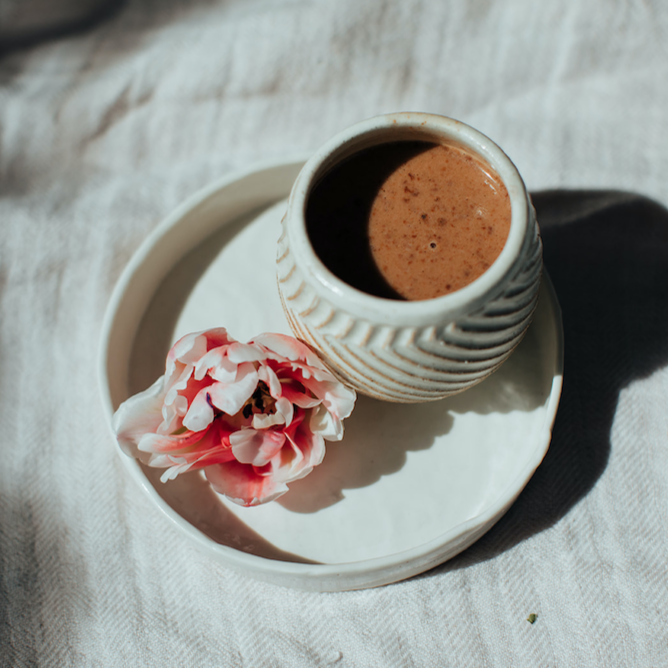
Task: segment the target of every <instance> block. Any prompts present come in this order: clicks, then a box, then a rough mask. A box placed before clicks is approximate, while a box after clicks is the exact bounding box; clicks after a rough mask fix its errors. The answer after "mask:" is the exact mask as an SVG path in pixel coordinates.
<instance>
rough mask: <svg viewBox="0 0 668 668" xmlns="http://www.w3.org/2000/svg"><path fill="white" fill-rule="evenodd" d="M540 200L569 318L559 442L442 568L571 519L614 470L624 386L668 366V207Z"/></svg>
mask: <svg viewBox="0 0 668 668" xmlns="http://www.w3.org/2000/svg"><path fill="white" fill-rule="evenodd" d="M532 199H533V202H534V205H535V207H536V212H537V216H538V221H539V224H540V227H541V233H542V237H543V244H544V261H545V266H546V268H547V270H548V272H549V274H550V278H551V279H552V282H553V284H554V287H555V290H556V293H557V296H558V298H559V302H560V305H561V309H562V316H563V324H564V340H565V354H564V359H565V369H564V389H563V393H562V397H561V403H560V407H559V412H558V414H557V419H556V422H555V425H554V430H553V437H552V443H551V445H550V449H549V450H548V453H547V455H546V457H545V459H544V460H543V463H542V464H541V466H540V467H539V468H538V470H537V471H536V473H535V474H534V476H533V478H532V479H531V480H530V481H529V484H528V485H527V486H526V488H525V490H524V491H523V492H522V494H521V495H520V497H519V498H518V500H517V501H516V502H515V504H514V505H513V506H512V507H511V508H510V510H509V511H508V513H507V514H506V515H505V516H504V517H503V518H502V519H501V520H500V521H499V522H498V524H496V526H495V527H494V528H493V529H492V530H491V531H489V532H488V533H487V534H486V535H485V536H483V537H482V538H481V539H480V540H479V541H478V542H477V543H475V544H474V545H473V546H471V547H470V548H469V549H468V550H467V551H465V552H463V553H462V554H461V555H459V556H458V557H456V558H455V559H453V560H452V561H450V562H448V564H446V565H444V566H442V567H440V568H437V569H435V570H434V571H432V572H431V573H432V574H434V573H438V572H442V571H443V570H449V569H456V568H464V567H467V566H469V565H472V564H475V563H479V562H481V561H486V560H487V559H491V558H493V557H495V556H497V555H498V554H500V553H502V552H504V551H506V550H508V549H510V548H512V547H514V546H515V545H517V544H518V543H520V542H521V541H523V540H525V539H526V538H528V537H530V536H532V535H534V534H536V533H538V532H540V531H543V530H544V529H547V528H549V527H551V526H552V525H554V524H555V523H556V522H558V521H559V520H560V519H561V518H562V517H564V515H566V514H567V513H568V512H569V510H570V509H571V508H572V507H573V506H574V505H575V504H576V503H577V502H578V501H579V500H580V499H582V498H583V497H584V496H585V495H586V494H587V493H588V492H589V491H590V490H591V489H592V487H593V486H594V484H595V483H596V481H597V480H598V479H599V478H600V477H601V475H602V474H603V472H604V470H605V467H606V465H607V462H608V458H609V454H610V432H611V428H612V423H613V419H614V415H615V410H616V407H617V401H618V398H619V393H620V391H621V390H622V389H623V388H625V387H627V386H628V385H629V384H631V383H632V382H633V381H635V380H638V379H641V378H645V377H648V376H649V375H650V374H651V373H652V372H654V371H656V370H657V369H659V368H661V367H663V366H665V365H666V364H668V291H667V290H666V286H667V285H668V210H666V209H665V208H664V207H662V206H661V205H659V204H658V203H656V202H654V201H652V200H649V199H647V198H645V197H642V196H640V195H636V194H633V193H624V192H618V191H560V190H555V191H545V192H538V193H534V194H532ZM426 577H429V575H428V574H427V575H426Z"/></svg>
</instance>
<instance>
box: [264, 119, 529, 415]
mask: <svg viewBox="0 0 668 668" xmlns="http://www.w3.org/2000/svg"><path fill="white" fill-rule="evenodd" d="M397 141H426V142H432V143H440V144H443V143H446V144H455V145H459V146H462V147H464V148H465V149H467V150H468V151H470V152H472V153H474V154H477V155H478V156H480V157H481V158H482V159H483V160H484V161H487V163H489V165H491V167H492V168H493V169H494V170H495V171H496V173H497V174H498V176H499V177H500V178H501V180H502V181H503V183H504V185H505V187H506V189H507V191H508V195H509V198H510V204H511V221H510V231H509V234H508V238H507V240H506V243H505V245H504V247H503V250H502V251H501V253H500V255H499V256H498V258H497V259H496V260H495V261H494V262H493V263H492V265H491V266H490V267H489V268H488V269H487V270H486V271H485V272H484V273H483V274H482V275H481V276H479V277H478V278H477V279H476V280H474V281H473V282H472V283H470V284H469V285H466V286H465V287H463V288H461V289H460V290H457V291H455V292H452V293H449V294H446V295H444V296H441V297H436V298H433V299H426V300H423V301H402V300H395V299H384V298H380V297H375V296H372V295H370V294H367V293H364V292H362V291H360V290H358V289H356V288H354V287H352V286H350V285H348V284H347V283H345V282H344V281H342V280H341V279H340V278H338V277H337V276H336V275H334V274H333V273H332V272H331V271H330V270H329V269H328V268H327V267H326V266H325V265H324V264H323V262H322V261H321V260H320V258H319V257H318V256H317V254H316V253H315V251H314V249H313V247H312V244H311V242H310V239H309V235H308V231H307V225H306V206H307V202H308V198H309V194H310V193H311V192H312V189H313V187H314V186H315V184H317V183H318V181H319V180H320V179H321V178H322V177H323V175H324V174H325V173H327V172H328V171H329V170H331V169H332V167H334V166H335V165H337V164H338V163H340V162H341V161H342V160H345V159H347V158H349V157H350V156H351V155H353V154H355V153H357V152H358V151H362V150H365V149H367V148H370V147H372V146H376V145H379V144H384V143H387V142H397ZM316 222H317V221H316ZM282 225H283V230H282V235H281V238H280V240H279V244H278V256H277V278H278V286H279V292H280V296H281V302H282V305H283V309H284V311H285V314H286V316H287V319H288V321H289V323H290V326H291V328H292V330H293V332H294V334H295V336H297V337H298V338H300V339H302V340H304V341H305V342H307V343H308V344H309V345H311V346H312V347H313V348H314V349H315V350H317V351H318V352H319V354H320V355H321V356H322V358H323V360H324V361H325V362H326V364H327V365H328V366H329V367H330V368H331V369H332V371H333V372H334V373H335V374H336V375H337V376H338V377H339V378H341V379H342V380H343V381H345V382H346V383H348V384H349V385H351V386H352V387H354V388H355V389H356V390H357V391H358V392H361V393H362V394H366V395H369V396H372V397H376V398H378V399H383V400H386V401H394V402H400V403H416V402H422V401H432V400H436V399H442V398H444V397H447V396H450V395H453V394H457V393H459V392H461V391H463V390H466V389H468V388H469V387H472V386H473V385H475V384H477V383H479V382H480V381H481V380H483V379H484V378H486V377H487V376H488V375H490V374H491V373H492V372H494V371H495V370H496V369H497V368H498V367H499V366H500V365H501V364H502V363H503V362H504V361H505V360H506V359H507V358H508V356H509V355H510V354H511V353H512V351H513V350H514V348H515V347H516V346H517V344H518V343H519V342H520V341H521V339H522V337H523V336H524V334H525V332H526V330H527V328H528V327H529V324H530V323H531V319H532V317H533V312H534V309H535V307H536V302H537V299H538V289H539V286H540V279H541V270H542V243H541V239H540V234H539V230H538V225H537V223H536V217H535V212H534V209H533V206H532V204H531V200H530V199H529V195H528V193H527V190H526V188H525V186H524V183H523V181H522V178H521V177H520V175H519V173H518V171H517V169H516V168H515V166H514V165H513V163H512V162H511V161H510V159H509V158H508V157H507V156H506V155H505V153H504V152H503V151H502V150H501V149H500V148H499V147H498V146H497V145H496V144H494V143H493V142H492V141H491V140H490V139H488V138H487V137H486V136H484V135H483V134H481V133H480V132H478V131H477V130H474V129H473V128H471V127H469V126H467V125H465V124H463V123H460V122H458V121H455V120H453V119H449V118H445V117H443V116H436V115H432V114H422V113H397V114H389V115H385V116H378V117H376V118H372V119H369V120H366V121H363V122H361V123H358V124H356V125H354V126H352V127H350V128H348V129H347V130H344V131H343V132H341V133H340V134H338V135H336V136H335V137H333V138H332V139H330V140H329V141H328V142H327V143H326V144H324V146H322V147H321V148H320V149H319V150H318V151H317V152H316V153H315V155H313V156H312V157H311V159H310V160H309V161H308V162H307V163H306V164H305V166H304V167H303V169H302V170H301V172H300V173H299V176H298V177H297V180H296V181H295V183H294V186H293V188H292V191H291V193H290V198H289V200H288V207H287V212H286V214H285V217H284V218H283V223H282Z"/></svg>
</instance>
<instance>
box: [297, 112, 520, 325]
mask: <svg viewBox="0 0 668 668" xmlns="http://www.w3.org/2000/svg"><path fill="white" fill-rule="evenodd" d="M402 140H418V141H420V140H421V141H432V142H435V143H445V142H450V143H455V144H459V145H460V146H462V147H463V148H466V149H468V150H470V151H472V152H473V153H474V154H477V155H478V156H480V157H482V158H483V159H484V160H486V161H487V162H488V163H489V165H490V166H491V167H492V169H494V170H495V171H496V173H497V174H498V176H499V178H500V179H501V180H502V182H503V184H504V186H505V187H506V189H507V191H508V196H509V199H510V205H511V221H510V230H509V233H508V238H507V239H506V243H505V244H504V247H503V250H502V251H501V253H500V254H499V256H498V257H497V258H496V260H495V261H494V262H493V263H492V265H491V266H490V267H489V268H488V269H487V270H486V271H485V272H484V273H483V274H481V275H480V276H479V277H478V278H476V279H475V280H474V281H472V282H471V283H469V284H468V285H466V286H464V287H463V288H460V289H459V290H456V291H455V292H451V293H448V294H446V295H442V296H440V297H434V298H432V299H424V300H419V301H404V300H398V299H387V298H384V297H377V296H374V295H371V294H368V293H366V292H363V291H362V290H359V289H358V288H355V287H353V286H352V285H350V284H348V283H346V282H345V281H343V280H342V279H340V278H339V277H338V276H336V275H335V274H334V273H333V272H332V271H331V270H330V269H329V268H328V267H327V266H326V265H325V264H324V263H323V262H322V260H321V259H320V258H319V257H318V255H317V254H316V252H315V250H314V249H313V246H312V244H311V241H310V238H309V235H308V231H307V227H306V206H307V202H308V197H309V195H310V193H311V191H312V190H313V187H314V186H315V185H316V183H317V182H318V181H319V180H320V178H321V177H322V176H324V174H325V173H327V172H328V171H329V170H331V169H332V168H333V167H334V166H335V165H336V164H338V163H339V162H341V161H342V160H344V159H346V158H347V157H349V156H351V155H353V154H355V153H357V152H359V151H361V150H364V149H365V148H370V147H372V146H377V145H380V144H384V143H391V142H396V141H402ZM529 209H530V200H529V196H528V193H527V190H526V187H525V185H524V182H523V180H522V177H521V176H520V174H519V172H518V170H517V168H516V167H515V165H514V164H513V162H512V161H511V160H510V158H509V157H508V156H507V155H506V154H505V153H504V151H503V150H502V149H501V148H500V147H499V146H498V145H497V144H496V143H494V142H493V141H492V140H491V139H489V137H487V136H486V135H484V134H483V133H481V132H479V131H478V130H475V129H474V128H472V127H471V126H469V125H467V124H465V123H462V122H461V121H458V120H455V119H452V118H448V117H446V116H440V115H437V114H427V113H422V112H398V113H392V114H384V115H381V116H375V117H372V118H369V119H366V120H364V121H361V122H359V123H356V124H354V125H352V126H350V127H348V128H346V129H345V130H343V131H341V132H339V133H338V134H336V135H334V136H333V137H332V138H331V139H329V140H328V141H327V142H325V143H324V144H323V145H322V146H321V147H320V148H319V149H318V150H317V151H316V152H315V153H314V154H313V155H312V156H311V158H310V159H309V160H308V161H307V162H306V164H305V165H304V167H303V168H302V170H301V171H300V173H299V175H298V176H297V179H296V181H295V183H294V185H293V187H292V190H291V192H290V197H289V200H288V208H287V213H286V221H285V223H286V232H287V235H288V243H289V246H290V249H291V252H292V253H293V256H294V261H295V263H296V264H297V266H298V267H299V268H300V269H301V270H302V273H303V274H304V279H305V280H307V281H308V282H309V283H310V285H311V287H313V288H314V289H315V291H316V293H317V294H318V295H319V296H320V297H321V298H324V299H326V300H328V301H329V302H330V303H332V305H334V306H336V307H337V308H339V309H342V310H344V311H347V312H348V313H349V314H351V315H353V316H355V317H358V318H362V319H364V320H367V321H375V322H377V323H379V324H381V323H382V324H387V325H394V326H421V325H422V326H424V325H435V324H437V323H438V324H446V323H448V322H450V321H452V320H454V319H455V318H458V317H460V316H462V315H464V314H468V313H471V312H474V311H476V310H477V309H478V308H480V307H482V306H483V305H484V303H485V302H487V301H489V300H491V299H494V297H495V296H496V295H497V294H499V293H500V292H501V291H502V290H503V288H504V285H505V283H506V281H507V280H508V279H509V278H510V277H511V275H513V274H514V269H515V266H516V263H517V261H518V260H519V258H520V257H521V255H522V248H523V246H524V243H525V237H526V232H527V228H528V224H529V219H530V213H529ZM309 279H310V280H309Z"/></svg>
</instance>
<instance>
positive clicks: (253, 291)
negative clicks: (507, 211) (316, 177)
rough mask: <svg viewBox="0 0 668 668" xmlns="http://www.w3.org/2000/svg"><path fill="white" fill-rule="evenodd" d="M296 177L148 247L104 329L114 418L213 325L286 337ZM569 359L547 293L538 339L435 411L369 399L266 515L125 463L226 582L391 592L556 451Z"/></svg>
mask: <svg viewBox="0 0 668 668" xmlns="http://www.w3.org/2000/svg"><path fill="white" fill-rule="evenodd" d="M302 164H303V163H302V162H301V161H300V162H294V163H289V164H282V165H277V166H274V167H269V168H265V169H259V170H255V171H252V172H249V173H246V174H244V175H241V176H237V177H235V178H232V179H225V180H223V181H221V182H219V183H216V184H213V185H212V186H211V187H209V188H207V189H205V190H203V191H202V192H200V193H198V194H196V195H195V196H193V197H192V198H190V199H189V200H188V201H187V202H186V203H184V204H183V205H182V206H181V207H180V208H179V209H178V210H177V211H175V212H174V213H173V214H172V215H171V216H170V217H169V218H167V219H166V220H165V221H164V222H163V223H162V224H161V225H160V226H159V227H158V228H157V229H156V230H155V231H154V232H153V234H151V236H150V237H149V238H148V239H147V240H146V241H145V242H144V244H142V246H141V248H140V249H139V250H138V251H137V253H136V254H135V256H134V257H133V259H132V260H131V262H130V264H129V265H128V267H127V268H126V269H125V271H124V272H123V274H122V276H121V278H120V280H119V282H118V284H117V286H116V288H115V290H114V293H113V296H112V299H111V302H110V304H109V308H108V311H107V315H106V319H105V325H104V330H103V340H102V347H101V359H100V380H101V387H102V394H103V400H104V403H105V407H106V410H107V412H108V415H109V417H110V418H111V414H112V413H113V411H114V410H115V409H116V408H117V407H118V405H119V404H120V403H121V402H122V401H123V400H124V399H126V398H127V397H128V396H130V395H131V394H134V393H135V392H138V391H140V390H142V389H144V388H145V387H147V386H148V385H150V384H151V383H152V382H153V381H154V380H155V379H156V378H157V377H158V376H160V375H162V373H163V372H164V362H165V356H166V354H167V351H168V350H169V348H170V347H171V345H172V343H173V342H174V341H175V340H176V339H177V338H179V337H180V336H182V335H183V334H186V333H188V332H191V331H197V330H201V329H206V328H209V327H218V326H223V327H227V329H228V330H229V332H230V334H231V335H232V336H234V337H235V338H237V339H239V340H242V341H245V340H247V339H249V338H252V337H253V336H254V335H256V334H259V333H261V332H265V331H277V332H284V333H290V332H289V328H288V326H287V323H286V321H285V319H284V316H283V312H282V310H281V306H280V301H279V298H278V293H277V288H276V278H275V264H274V262H275V246H276V241H277V239H278V236H279V234H280V219H281V217H282V215H283V213H284V211H285V198H286V197H287V195H288V193H289V190H290V187H291V185H292V182H293V181H294V179H295V177H296V175H297V172H298V171H299V169H300V167H301V165H302ZM562 351H563V341H562V333H561V317H560V313H559V307H558V304H557V301H556V298H555V296H554V292H553V290H552V288H551V285H550V283H549V280H547V279H546V280H545V281H544V283H543V287H542V289H541V296H540V302H539V306H538V309H537V312H536V316H535V319H534V322H533V324H532V326H531V328H530V330H529V332H528V333H527V335H526V337H525V338H524V340H523V341H522V343H521V344H520V346H519V347H518V348H517V350H516V351H515V353H514V354H513V355H512V356H511V358H510V359H509V360H508V361H507V362H506V363H505V364H504V365H503V366H502V367H501V369H500V370H499V371H497V372H496V373H495V374H493V375H492V376H491V377H489V378H488V379H487V380H485V381H484V382H483V383H481V384H480V385H478V386H476V387H475V388H473V389H471V390H469V391H467V392H465V393H463V394H461V395H458V396H456V397H452V398H450V399H445V400H443V401H439V402H435V403H429V404H418V405H408V406H405V405H397V404H387V403H383V402H379V401H375V400H372V399H368V398H366V397H359V399H358V404H357V407H356V409H355V411H354V413H353V415H352V416H351V417H350V418H349V419H348V420H347V421H346V435H345V439H344V440H343V441H342V442H340V443H330V444H328V445H327V455H326V456H325V460H324V462H323V463H322V465H321V466H319V467H318V468H316V469H315V470H314V472H313V473H312V474H311V475H310V476H308V477H306V478H305V479H303V480H300V481H297V482H296V483H293V484H292V485H291V488H290V491H289V492H288V493H287V494H286V495H285V496H284V497H282V498H281V499H279V501H277V502H274V503H270V504H267V505H264V506H260V507H254V508H242V507H239V506H236V505H235V504H233V503H229V502H227V501H226V500H225V499H223V498H221V497H219V496H218V495H217V494H215V493H214V492H213V491H212V490H211V489H210V488H209V486H208V484H207V483H206V481H205V480H204V479H203V477H202V476H201V475H200V474H199V473H191V474H187V475H184V476H181V477H179V478H177V479H176V480H174V481H171V482H168V483H167V484H162V483H161V482H160V480H159V477H160V473H161V471H159V470H152V469H149V468H147V467H145V466H143V465H141V464H139V463H138V462H136V461H135V460H133V459H130V458H128V457H126V456H125V455H123V454H121V459H122V460H123V462H124V464H125V466H126V468H127V469H128V471H129V472H130V474H131V475H132V477H133V478H134V479H135V480H136V481H137V482H138V483H139V484H140V485H141V486H142V487H143V489H144V490H145V491H146V492H147V494H148V495H149V497H150V498H151V500H152V501H153V502H154V503H155V504H157V506H158V507H159V508H160V509H161V510H162V511H163V512H164V513H165V515H166V516H167V517H168V518H169V519H170V520H171V521H172V522H174V523H175V524H176V525H177V526H178V527H179V528H180V529H181V530H182V531H183V535H184V538H185V539H188V540H191V541H193V542H194V543H196V544H198V545H200V546H201V547H202V548H204V549H205V550H206V551H207V552H208V554H209V555H210V556H211V557H213V558H214V559H216V560H218V561H219V562H221V563H222V564H224V565H225V566H227V567H229V568H232V569H236V570H237V571H240V572H242V573H244V574H246V575H249V576H251V577H255V578H258V579H262V580H265V581H269V582H273V583H276V584H280V585H284V586H290V587H297V588H301V589H308V590H319V591H341V590H347V589H359V588H364V587H373V586H378V585H382V584H387V583H390V582H395V581H397V580H401V579H404V578H407V577H410V576H412V575H415V574H417V573H421V572H423V571H426V570H428V569H430V568H432V567H434V566H436V565H437V564H440V563H442V562H443V561H445V560H447V559H449V558H451V557H453V556H454V555H456V554H457V553H459V552H461V551H462V550H463V549H465V548H466V547H468V546H469V545H470V544H471V543H473V542H474V541H475V540H476V539H477V538H479V537H480V536H481V535H482V534H483V533H484V532H486V531H487V530H488V529H489V528H490V527H491V526H492V525H493V524H494V523H495V522H496V521H497V520H498V519H499V518H500V517H501V516H502V515H503V513H504V512H505V511H506V510H507V509H508V508H509V506H510V505H511V504H512V503H513V501H514V500H515V499H516V498H517V495H518V494H519V493H520V492H521V491H522V489H523V488H524V486H525V485H526V483H527V481H528V480H529V478H530V477H531V475H532V474H533V472H534V471H535V469H536V467H537V466H538V465H539V464H540V462H541V461H542V459H543V457H544V455H545V453H546V451H547V448H548V445H549V442H550V435H551V428H552V424H553V422H554V418H555V415H556V411H557V405H558V402H559V396H560V393H561V383H562ZM119 453H120V450H119Z"/></svg>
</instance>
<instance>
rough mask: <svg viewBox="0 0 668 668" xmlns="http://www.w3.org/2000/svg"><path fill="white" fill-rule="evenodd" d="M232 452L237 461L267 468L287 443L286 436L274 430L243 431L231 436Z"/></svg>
mask: <svg viewBox="0 0 668 668" xmlns="http://www.w3.org/2000/svg"><path fill="white" fill-rule="evenodd" d="M230 443H231V445H232V452H233V453H234V456H235V457H236V459H237V461H239V462H241V463H242V464H252V465H253V466H265V465H266V464H268V463H269V461H270V460H271V459H272V458H273V457H274V456H276V454H277V453H278V452H279V451H280V449H281V448H282V447H283V444H284V443H285V434H284V433H283V432H280V431H276V430H273V429H262V430H260V431H257V430H255V429H242V430H241V431H235V432H234V433H232V434H230Z"/></svg>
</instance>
